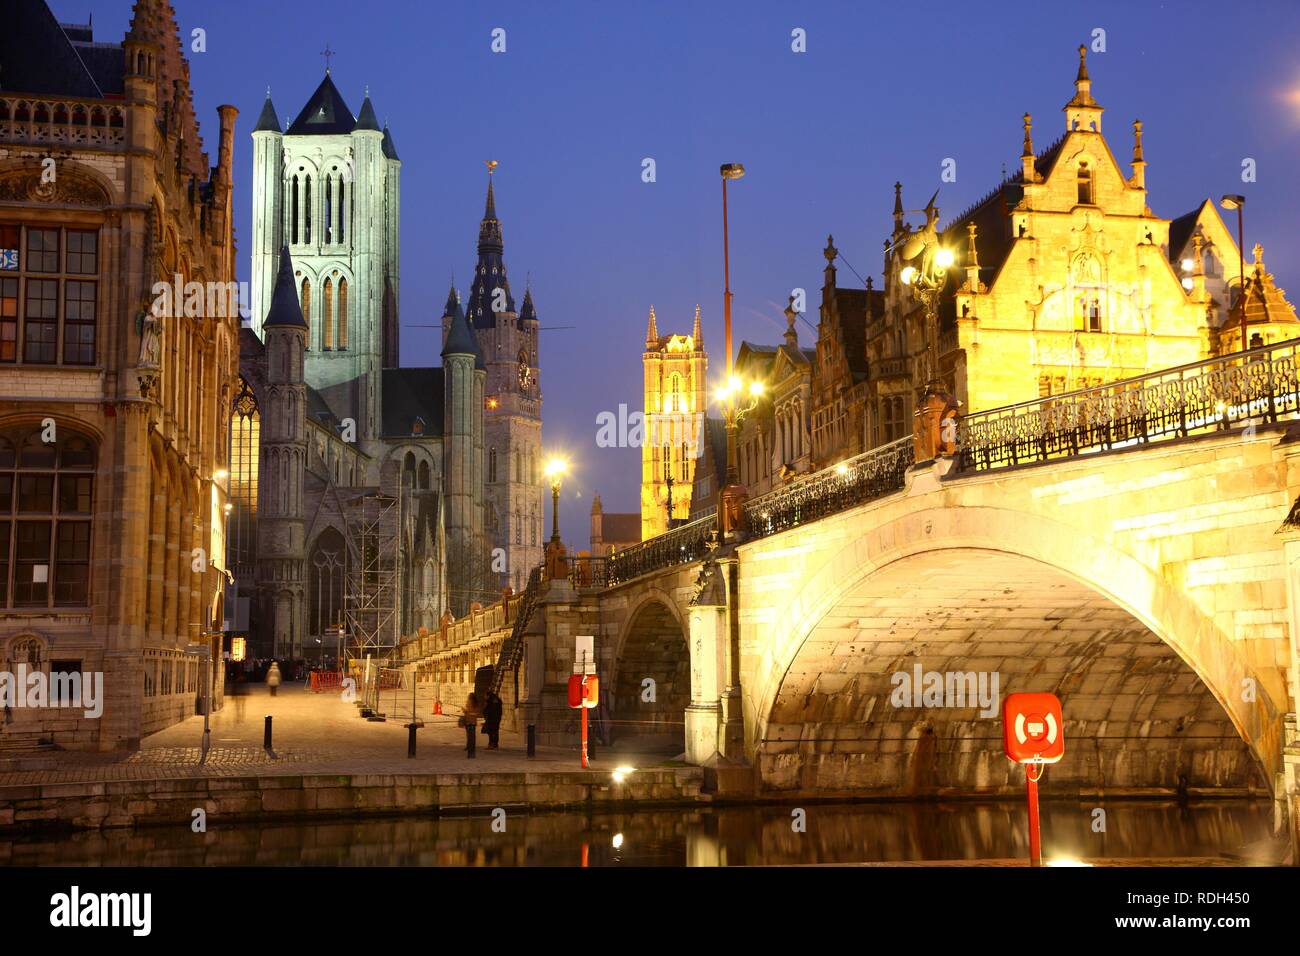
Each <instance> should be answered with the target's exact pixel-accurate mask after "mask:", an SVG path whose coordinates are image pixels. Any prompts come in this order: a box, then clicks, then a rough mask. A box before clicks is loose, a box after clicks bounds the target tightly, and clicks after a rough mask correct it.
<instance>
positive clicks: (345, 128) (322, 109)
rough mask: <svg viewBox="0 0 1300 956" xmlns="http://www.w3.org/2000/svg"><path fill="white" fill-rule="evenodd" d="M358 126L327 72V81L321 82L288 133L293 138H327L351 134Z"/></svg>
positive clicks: (290, 126)
mask: <svg viewBox="0 0 1300 956" xmlns="http://www.w3.org/2000/svg"><path fill="white" fill-rule="evenodd" d="M356 125H357V121H356V117H354V116H353V115H352V111H351V110H350V109H348V104H347V103H345V102H344V101H343V96H342V94H340V93H339V91H338V87H336V86H335V85H334V81H333V80H332V79H330V75H329V72H328V71H326V73H325V79H323V80H321V81H320V86H318V87H316V92H315V93H313V94H312V95H311V99H309V100H308V101H307V105H306V106H304V107H303V108H302V112H301V113H299V114H298V118H297V119H295V120H294V121H293V122H292V123H291V124H290V125H289V129H288V131H287V132H288V133H289V134H290V135H293V136H313V135H314V136H327V135H332V134H339V133H351V132H352V130H353V129H355V128H356Z"/></svg>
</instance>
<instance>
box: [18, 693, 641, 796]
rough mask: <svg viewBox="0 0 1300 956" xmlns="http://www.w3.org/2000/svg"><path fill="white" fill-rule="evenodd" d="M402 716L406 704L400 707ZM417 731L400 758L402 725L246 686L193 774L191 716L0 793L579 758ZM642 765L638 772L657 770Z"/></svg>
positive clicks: (550, 764) (23, 777)
mask: <svg viewBox="0 0 1300 956" xmlns="http://www.w3.org/2000/svg"><path fill="white" fill-rule="evenodd" d="M407 709H408V711H409V706H408V708H407ZM268 714H269V715H271V717H272V719H273V720H272V726H273V730H274V736H273V740H272V744H273V748H274V751H275V757H272V756H270V755H269V754H268V753H267V752H266V751H265V750H263V749H262V739H263V738H262V734H263V725H264V721H265V718H266V716H267V715H268ZM421 719H422V720H424V722H425V725H424V727H422V728H420V729H419V730H418V731H417V732H416V756H415V758H414V759H412V758H409V757H407V755H406V746H407V733H408V731H407V728H406V726H405V724H406V722H407V720H406V718H402V717H399V718H397V719H389V720H387V721H384V722H382V723H381V722H375V721H368V720H365V719H363V718H362V717H361V716H360V714H359V711H358V710H357V706H356V704H353V703H348V702H345V701H343V700H342V698H341V696H340V695H339V694H338V693H330V692H326V693H321V694H313V693H312V692H311V691H310V690H308V689H307V688H306V687H304V686H303V685H302V684H291V685H282V686H281V687H280V688H279V692H278V694H277V695H276V696H274V697H272V696H271V694H270V691H269V690H268V689H267V687H266V686H265V685H261V684H254V685H251V686H248V688H247V693H246V694H244V695H242V696H236V695H230V694H228V695H227V696H226V702H225V706H224V707H223V708H222V709H221V710H219V711H216V712H214V713H213V715H212V750H211V751H210V752H209V754H208V761H207V764H206V765H204V766H202V767H200V766H199V743H200V741H201V738H202V735H203V718H202V717H190V718H188V719H186V720H184V721H182V722H181V723H179V724H174V725H172V726H171V727H168V728H167V729H166V730H163V731H160V732H158V733H156V734H153V735H152V736H150V737H146V738H145V739H144V741H143V743H142V744H141V749H140V750H138V751H136V752H134V753H76V752H71V751H69V752H65V753H59V754H53V755H49V757H48V759H50V760H53V761H54V764H55V765H54V766H53V767H51V768H47V769H34V770H14V771H6V772H0V786H30V785H33V784H52V783H84V782H103V781H110V780H153V779H161V778H189V777H246V776H273V775H291V776H300V775H305V774H331V773H339V774H366V773H373V774H394V773H403V774H411V773H415V774H432V773H499V772H506V773H525V772H529V773H544V772H550V771H560V770H563V771H579V770H581V767H580V766H579V761H578V753H577V750H576V748H575V749H574V750H566V749H564V748H557V747H538V748H537V756H536V757H534V758H532V759H530V758H529V757H528V756H527V754H526V752H525V743H524V739H523V735H522V734H517V733H510V732H508V731H505V730H502V732H501V749H500V750H488V749H487V737H486V736H484V735H483V734H482V733H481V730H482V727H481V726H480V728H479V729H480V733H479V736H478V738H477V739H478V748H477V753H478V756H477V757H475V759H473V760H470V759H469V758H468V757H466V756H465V731H464V729H462V728H460V727H457V726H456V718H455V717H453V716H441V717H434V716H424V717H422V718H421ZM601 756H602V759H596V760H593V761H591V762H590V765H591V768H592V770H593V771H597V772H602V773H608V772H609V771H611V770H612V769H614V767H615V766H617V765H619V764H621V763H625V762H627V761H628V760H629V758H628V757H627V756H625V755H620V756H618V758H617V759H615V758H614V756H613V755H612V754H610V755H601ZM662 762H663V758H641V759H640V760H638V761H637V762H636V765H637V766H641V767H646V766H650V765H652V764H653V763H662Z"/></svg>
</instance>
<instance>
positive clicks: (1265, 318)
mask: <svg viewBox="0 0 1300 956" xmlns="http://www.w3.org/2000/svg"><path fill="white" fill-rule="evenodd" d="M1254 253H1255V266H1254V268H1253V269H1252V270H1251V271H1250V272H1249V273H1247V275H1246V294H1245V295H1244V296H1238V297H1237V301H1236V302H1235V303H1234V304H1233V306H1232V310H1231V311H1230V312H1229V313H1228V319H1227V322H1226V325H1228V326H1236V325H1240V324H1241V310H1242V308H1243V304H1244V308H1245V310H1246V324H1247V325H1248V326H1249V325H1266V324H1268V323H1272V322H1284V323H1294V322H1296V321H1297V319H1296V314H1295V306H1293V305H1292V304H1291V303H1290V302H1288V301H1287V298H1286V292H1285V291H1284V290H1283V289H1279V288H1278V287H1277V286H1276V285H1275V284H1274V283H1273V273H1271V272H1269V271H1268V268H1267V267H1266V266H1265V265H1264V248H1263V246H1261V245H1260V244H1259V243H1256V244H1255V249H1254Z"/></svg>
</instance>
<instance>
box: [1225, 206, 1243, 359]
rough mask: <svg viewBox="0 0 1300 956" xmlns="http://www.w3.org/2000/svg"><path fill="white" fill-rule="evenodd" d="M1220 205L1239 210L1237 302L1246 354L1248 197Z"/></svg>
mask: <svg viewBox="0 0 1300 956" xmlns="http://www.w3.org/2000/svg"><path fill="white" fill-rule="evenodd" d="M1219 205H1220V206H1222V207H1223V208H1224V209H1228V210H1232V209H1235V210H1237V268H1238V269H1239V270H1240V271H1239V273H1238V275H1239V279H1238V281H1239V282H1240V283H1241V285H1240V286H1239V287H1238V289H1237V302H1238V303H1240V304H1241V350H1242V351H1243V352H1245V351H1246V350H1248V349H1249V348H1250V343H1249V342H1248V341H1247V336H1246V250H1245V248H1244V247H1243V246H1242V243H1243V242H1244V241H1245V239H1244V238H1243V236H1242V233H1243V229H1242V209H1243V207H1244V206H1245V205H1246V197H1245V196H1233V195H1228V196H1224V197H1223V198H1222V199H1220V200H1219Z"/></svg>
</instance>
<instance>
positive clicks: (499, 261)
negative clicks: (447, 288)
mask: <svg viewBox="0 0 1300 956" xmlns="http://www.w3.org/2000/svg"><path fill="white" fill-rule="evenodd" d="M497 289H501V290H502V291H503V292H504V301H503V303H502V304H503V305H504V308H503V309H500V310H494V309H493V308H492V306H493V303H494V301H495V300H496V290H497ZM466 311H467V313H468V315H469V318H470V321H471V322H473V323H474V325H475V326H477V327H478V328H481V329H483V328H492V327H493V326H494V325H496V312H497V311H501V312H509V313H511V314H514V313H515V298H514V295H513V294H512V293H511V292H510V280H509V279H508V278H507V277H506V260H505V239H504V237H503V236H502V233H501V220H500V219H498V218H497V204H496V193H495V191H494V190H493V187H492V178H491V177H490V176H489V177H488V189H487V202H486V203H485V205H484V209H483V221H482V222H480V223H479V228H478V263H477V264H476V265H475V266H474V282H473V283H472V284H471V285H470V287H469V307H468V309H467V310H466Z"/></svg>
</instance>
